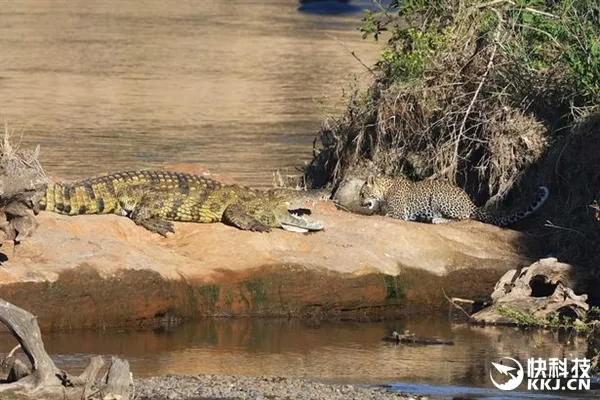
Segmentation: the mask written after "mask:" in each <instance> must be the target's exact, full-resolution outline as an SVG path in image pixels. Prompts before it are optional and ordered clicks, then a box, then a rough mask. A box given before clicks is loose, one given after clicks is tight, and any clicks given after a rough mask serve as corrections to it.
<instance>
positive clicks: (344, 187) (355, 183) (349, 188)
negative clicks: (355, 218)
mask: <svg viewBox="0 0 600 400" xmlns="http://www.w3.org/2000/svg"><path fill="white" fill-rule="evenodd" d="M365 182H366V180H365V179H364V178H358V177H348V178H346V179H344V180H343V181H342V182H341V183H340V184H339V186H338V187H337V189H336V190H335V193H334V194H333V202H334V203H335V205H336V207H338V208H339V209H342V210H344V211H349V212H352V213H355V214H364V215H373V214H383V213H382V212H381V210H379V209H377V208H375V207H374V208H369V207H363V206H362V205H361V204H360V189H361V188H362V187H363V185H364V184H365Z"/></svg>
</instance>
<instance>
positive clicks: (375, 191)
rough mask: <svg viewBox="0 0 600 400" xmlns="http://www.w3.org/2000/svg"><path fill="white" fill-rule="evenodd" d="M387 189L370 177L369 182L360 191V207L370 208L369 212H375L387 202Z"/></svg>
mask: <svg viewBox="0 0 600 400" xmlns="http://www.w3.org/2000/svg"><path fill="white" fill-rule="evenodd" d="M386 189H387V188H386V187H385V186H384V185H382V184H381V182H379V181H378V180H376V179H375V178H374V177H372V176H370V177H368V178H367V181H366V182H365V184H364V185H363V186H362V187H361V189H360V193H359V201H360V205H361V206H362V207H366V208H368V209H369V210H375V209H377V208H379V207H380V206H381V204H382V203H383V202H384V200H385V192H386Z"/></svg>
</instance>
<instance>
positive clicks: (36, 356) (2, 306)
mask: <svg viewBox="0 0 600 400" xmlns="http://www.w3.org/2000/svg"><path fill="white" fill-rule="evenodd" d="M0 321H2V322H3V323H4V324H5V325H6V326H7V327H8V329H9V330H10V332H11V333H12V334H13V335H14V336H15V338H16V339H17V341H18V342H19V346H20V348H21V349H22V350H23V352H24V353H25V355H26V356H27V359H28V360H29V362H30V363H31V367H28V366H27V365H25V364H24V363H23V362H22V361H21V360H20V359H18V358H16V357H15V356H14V352H15V351H16V350H17V349H18V347H19V346H17V348H15V349H14V350H13V351H11V354H9V355H8V357H7V358H6V359H10V358H12V361H11V360H9V361H8V363H9V364H10V365H11V370H10V372H9V374H8V377H7V379H6V380H5V383H0V392H7V391H14V393H15V395H16V394H17V393H18V394H19V395H21V396H23V395H25V396H28V397H30V398H43V399H52V398H60V399H103V400H104V399H105V400H109V399H113V400H117V399H120V400H128V399H130V398H131V393H132V389H131V388H132V385H133V379H132V376H131V372H130V370H129V363H128V362H127V361H124V360H121V359H119V358H116V357H113V358H112V360H111V365H110V367H109V369H108V373H107V374H106V380H103V381H101V382H97V381H96V377H97V376H98V374H99V372H100V370H101V369H102V367H103V365H104V360H103V359H102V357H100V356H96V357H92V359H91V360H90V363H89V365H88V366H87V367H86V369H85V370H84V371H83V373H82V374H81V375H79V376H71V375H69V374H68V373H67V372H65V371H61V370H60V369H58V367H56V365H55V364H54V361H52V358H50V356H49V355H48V353H47V352H46V350H45V349H44V342H43V341H42V334H41V332H40V328H39V326H38V324H37V319H36V317H35V316H34V315H33V314H31V313H29V312H28V311H25V310H23V309H21V308H19V307H17V306H15V305H13V304H11V303H9V302H7V301H5V300H2V299H0Z"/></svg>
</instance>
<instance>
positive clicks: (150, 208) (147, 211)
mask: <svg viewBox="0 0 600 400" xmlns="http://www.w3.org/2000/svg"><path fill="white" fill-rule="evenodd" d="M121 207H122V210H123V213H124V214H126V215H127V216H128V217H129V219H131V220H132V221H133V222H135V223H136V224H137V225H140V226H143V227H144V228H146V229H148V230H149V231H151V232H154V233H158V234H159V235H162V236H164V237H167V234H168V233H169V232H170V233H175V230H174V229H173V224H172V223H171V222H169V221H167V220H164V219H162V218H160V217H159V216H158V215H159V212H160V209H159V207H160V205H158V204H155V203H152V202H150V203H149V204H146V202H145V201H144V200H143V199H142V200H141V201H140V203H139V204H137V205H136V206H135V207H133V209H131V207H124V206H123V205H122V206H121ZM128 208H129V209H128Z"/></svg>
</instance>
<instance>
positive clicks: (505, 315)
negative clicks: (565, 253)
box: [472, 258, 589, 325]
mask: <svg viewBox="0 0 600 400" xmlns="http://www.w3.org/2000/svg"><path fill="white" fill-rule="evenodd" d="M584 273H585V271H583V270H581V269H578V268H576V267H574V266H572V265H569V264H564V263H560V262H558V261H557V260H556V258H545V259H542V260H540V261H538V262H536V263H534V264H532V265H531V266H529V267H526V268H523V269H520V270H516V269H513V270H511V271H508V272H507V273H506V274H504V276H503V277H502V278H500V281H498V283H496V287H495V288H494V292H493V293H492V296H491V297H492V301H493V304H492V305H491V306H490V307H487V308H485V309H483V310H481V311H479V312H477V313H476V314H474V315H473V316H472V319H473V320H474V321H475V322H483V323H492V324H508V325H515V324H520V325H545V324H546V322H547V321H548V320H549V319H551V318H555V317H562V318H568V319H570V320H571V321H574V320H576V319H580V320H583V318H584V317H585V314H586V313H587V311H588V309H589V305H588V304H587V303H586V301H587V295H586V294H576V293H582V292H583V290H584V288H583V285H584V284H585V282H587V281H588V280H589V279H588V278H586V277H585V276H584Z"/></svg>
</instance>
